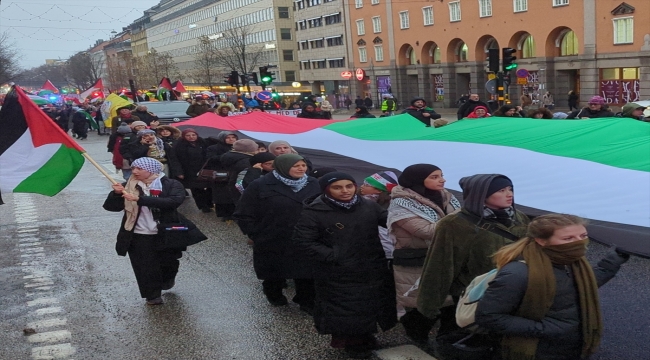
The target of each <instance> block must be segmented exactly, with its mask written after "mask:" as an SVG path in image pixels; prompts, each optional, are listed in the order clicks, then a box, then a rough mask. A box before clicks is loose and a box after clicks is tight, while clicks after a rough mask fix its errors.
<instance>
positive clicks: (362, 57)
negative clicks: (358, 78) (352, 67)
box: [359, 46, 368, 62]
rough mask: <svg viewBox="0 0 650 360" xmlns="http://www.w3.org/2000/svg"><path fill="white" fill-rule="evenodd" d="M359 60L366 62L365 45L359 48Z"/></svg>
mask: <svg viewBox="0 0 650 360" xmlns="http://www.w3.org/2000/svg"><path fill="white" fill-rule="evenodd" d="M359 62H368V53H367V52H366V47H365V46H364V47H360V48H359Z"/></svg>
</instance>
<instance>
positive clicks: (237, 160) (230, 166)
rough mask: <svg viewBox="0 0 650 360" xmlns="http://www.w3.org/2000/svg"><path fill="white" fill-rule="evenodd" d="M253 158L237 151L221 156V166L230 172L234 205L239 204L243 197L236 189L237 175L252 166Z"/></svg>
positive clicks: (229, 178) (231, 195)
mask: <svg viewBox="0 0 650 360" xmlns="http://www.w3.org/2000/svg"><path fill="white" fill-rule="evenodd" d="M251 156H252V155H248V154H244V153H241V152H236V151H230V152H227V153H225V154H223V155H221V165H223V167H224V168H225V169H226V170H227V171H228V191H229V192H230V197H231V198H232V202H233V203H234V204H237V202H238V201H239V197H240V196H241V193H240V192H239V190H237V188H236V187H235V184H236V183H237V175H239V173H240V172H241V171H242V170H244V169H246V168H248V167H249V166H250V165H251V163H250V158H251Z"/></svg>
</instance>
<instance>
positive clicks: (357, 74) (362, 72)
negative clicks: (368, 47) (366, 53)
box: [354, 68, 366, 81]
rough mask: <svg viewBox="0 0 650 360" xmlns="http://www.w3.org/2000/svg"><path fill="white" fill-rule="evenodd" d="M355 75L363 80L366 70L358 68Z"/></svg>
mask: <svg viewBox="0 0 650 360" xmlns="http://www.w3.org/2000/svg"><path fill="white" fill-rule="evenodd" d="M354 75H355V76H356V78H357V80H359V81H361V80H363V79H364V78H365V77H366V72H365V71H363V69H362V68H358V69H357V70H356V71H355V72H354Z"/></svg>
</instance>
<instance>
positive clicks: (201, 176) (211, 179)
mask: <svg viewBox="0 0 650 360" xmlns="http://www.w3.org/2000/svg"><path fill="white" fill-rule="evenodd" d="M208 162H210V159H208V160H206V162H205V163H203V166H201V170H199V172H198V173H197V174H196V181H199V182H207V183H227V182H228V172H227V171H224V170H210V169H206V168H205V167H206V166H207V165H208Z"/></svg>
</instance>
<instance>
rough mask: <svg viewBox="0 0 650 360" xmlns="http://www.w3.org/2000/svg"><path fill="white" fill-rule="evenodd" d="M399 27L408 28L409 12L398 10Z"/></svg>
mask: <svg viewBox="0 0 650 360" xmlns="http://www.w3.org/2000/svg"><path fill="white" fill-rule="evenodd" d="M399 28H400V29H408V28H409V12H408V11H400V13H399Z"/></svg>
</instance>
